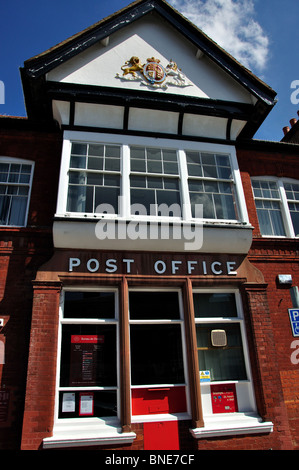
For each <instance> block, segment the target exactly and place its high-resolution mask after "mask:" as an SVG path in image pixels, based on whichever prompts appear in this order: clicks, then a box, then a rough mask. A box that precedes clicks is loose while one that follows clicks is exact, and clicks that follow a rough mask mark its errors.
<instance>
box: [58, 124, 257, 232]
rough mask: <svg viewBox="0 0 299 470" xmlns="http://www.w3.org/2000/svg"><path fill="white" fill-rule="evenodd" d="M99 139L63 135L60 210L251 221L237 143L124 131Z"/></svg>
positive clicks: (81, 213) (81, 212)
mask: <svg viewBox="0 0 299 470" xmlns="http://www.w3.org/2000/svg"><path fill="white" fill-rule="evenodd" d="M70 134H72V133H70ZM70 137H71V136H70ZM82 137H85V133H83V134H82ZM102 139H103V141H102V142H98V141H97V140H96V138H95V136H90V141H89V142H88V141H84V140H82V141H79V140H76V141H71V140H66V141H65V145H64V149H63V159H62V171H61V176H60V189H59V197H58V206H57V215H63V214H64V213H65V212H67V213H68V214H67V215H69V214H74V216H75V214H77V215H78V216H80V215H82V216H83V215H84V216H85V217H88V216H92V217H94V216H95V215H96V214H101V215H100V217H102V216H103V215H105V214H114V215H116V214H117V215H118V216H119V217H121V218H126V219H127V218H129V217H131V216H134V217H136V216H143V217H144V216H154V217H164V218H169V217H172V218H176V219H178V218H179V219H181V220H183V221H189V220H191V219H202V218H203V219H206V220H221V221H230V222H231V221H234V222H238V221H242V222H246V223H248V217H247V211H246V206H245V199H244V195H243V190H242V184H241V178H240V175H239V172H238V167H237V160H236V157H235V156H234V149H230V153H228V152H227V153H224V151H223V149H222V146H220V145H218V146H214V145H211V144H204V143H201V144H198V143H194V142H191V143H190V142H178V141H171V142H170V141H166V140H165V141H164V140H162V139H161V141H160V140H158V139H149V138H141V137H140V138H137V137H132V136H121V137H120V138H119V141H118V143H117V144H113V143H112V142H113V139H112V138H111V136H109V135H104V136H103V137H102ZM111 141H112V142H111ZM120 141H121V142H122V143H120ZM167 145H168V146H167ZM214 147H216V148H215V150H213V149H214ZM198 148H201V149H202V150H197V149H198ZM221 151H222V152H223V153H222V152H221ZM225 151H227V148H225ZM66 182H67V184H68V185H67V187H66V185H65V184H66ZM105 205H106V206H107V208H106V209H105Z"/></svg>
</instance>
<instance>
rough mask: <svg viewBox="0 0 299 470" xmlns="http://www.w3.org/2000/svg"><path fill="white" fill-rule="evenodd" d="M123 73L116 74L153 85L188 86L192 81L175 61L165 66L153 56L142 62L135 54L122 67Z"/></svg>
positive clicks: (121, 77)
mask: <svg viewBox="0 0 299 470" xmlns="http://www.w3.org/2000/svg"><path fill="white" fill-rule="evenodd" d="M121 69H122V71H123V74H122V75H120V74H116V77H117V78H120V79H123V80H134V81H141V84H143V85H148V86H151V87H156V88H157V87H158V88H167V87H168V85H173V86H179V87H186V86H190V85H191V83H190V82H188V80H187V79H186V76H185V74H184V73H183V72H182V71H181V70H180V69H179V68H178V66H177V64H176V63H175V62H174V61H172V60H171V61H170V62H169V63H168V64H167V65H166V67H164V66H163V65H162V64H161V63H160V60H159V59H156V58H155V57H151V58H149V59H147V61H146V63H145V64H142V63H141V61H140V59H139V57H136V56H133V57H131V59H130V60H128V61H127V62H125V64H124V65H123V66H122V67H121Z"/></svg>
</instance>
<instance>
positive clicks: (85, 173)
mask: <svg viewBox="0 0 299 470" xmlns="http://www.w3.org/2000/svg"><path fill="white" fill-rule="evenodd" d="M119 196H120V147H119V146H116V145H101V144H92V143H72V149H71V158H70V171H69V187H68V198H67V208H66V210H67V211H69V212H85V213H86V212H87V213H95V212H96V208H97V206H98V205H99V204H101V203H103V202H105V203H106V204H109V205H111V206H112V207H113V208H114V211H116V212H117V204H118V197H119Z"/></svg>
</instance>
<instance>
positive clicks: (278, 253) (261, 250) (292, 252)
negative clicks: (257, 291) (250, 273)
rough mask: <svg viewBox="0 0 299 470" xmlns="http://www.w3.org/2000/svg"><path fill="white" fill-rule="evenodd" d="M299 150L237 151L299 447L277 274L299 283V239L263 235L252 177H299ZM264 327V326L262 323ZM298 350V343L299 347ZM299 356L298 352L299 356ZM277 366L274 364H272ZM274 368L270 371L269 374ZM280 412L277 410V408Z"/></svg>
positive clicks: (283, 291) (296, 388) (284, 297)
mask: <svg viewBox="0 0 299 470" xmlns="http://www.w3.org/2000/svg"><path fill="white" fill-rule="evenodd" d="M298 153H299V152H298V151H297V154H296V151H294V153H291V152H290V151H286V152H285V153H283V152H282V150H280V151H277V150H276V151H265V150H257V149H255V150H248V149H247V150H244V149H242V150H240V149H239V150H238V152H237V155H238V161H239V166H240V171H241V177H242V182H243V187H244V192H245V199H246V204H247V210H248V214H249V220H250V222H251V224H252V225H253V226H254V231H253V237H254V239H253V243H252V247H251V250H250V252H249V260H250V261H251V262H252V263H253V264H254V265H255V266H256V267H257V268H258V269H259V270H260V271H261V272H262V273H263V275H264V278H265V282H266V283H267V298H268V305H269V314H270V320H271V327H272V329H273V341H274V345H275V354H276V357H277V366H276V370H273V372H272V373H277V377H279V379H280V382H281V387H282V390H283V400H284V403H285V406H286V411H287V416H288V424H289V428H290V431H291V439H292V444H293V446H294V448H295V449H298V448H299V364H293V363H292V361H291V355H292V352H294V349H292V347H291V346H292V343H293V341H294V340H296V338H294V337H293V335H292V330H291V325H290V320H289V314H288V309H289V308H292V307H293V305H292V301H291V296H290V288H289V286H281V285H279V284H278V282H277V275H278V274H291V275H292V279H293V283H292V285H293V286H299V260H298V246H299V245H298V240H291V239H275V238H272V239H269V238H262V237H261V234H260V230H259V225H258V218H257V213H256V209H255V203H254V199H253V193H252V189H251V182H250V177H251V176H276V177H279V178H294V179H297V180H299V166H298V158H299V154H298ZM261 327H262V325H261ZM297 349H298V346H297ZM297 358H299V353H298V355H297ZM273 367H274V366H273ZM270 374H271V371H270V370H269V375H270ZM275 412H276V414H277V415H278V414H279V412H278V410H276V411H275Z"/></svg>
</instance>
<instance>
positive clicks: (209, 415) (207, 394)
mask: <svg viewBox="0 0 299 470" xmlns="http://www.w3.org/2000/svg"><path fill="white" fill-rule="evenodd" d="M193 293H197V294H206V293H212V294H216V293H225V294H229V293H232V294H234V295H235V300H236V309H237V316H236V317H203V318H195V325H199V324H207V323H208V324H211V323H217V324H219V323H222V324H223V325H224V326H225V325H227V324H232V323H238V324H239V325H240V332H241V339H242V345H243V353H244V361H245V368H246V373H247V379H246V380H224V381H213V382H212V381H211V382H201V384H200V388H201V399H202V411H203V420H204V426H203V427H201V428H195V429H191V430H190V432H191V434H192V436H193V437H194V438H196V439H205V438H210V437H220V436H229V435H232V436H236V435H246V434H260V433H269V432H272V431H273V423H272V422H263V420H262V418H261V417H260V416H259V415H258V413H257V406H256V400H255V394H254V388H253V378H252V373H251V366H250V359H249V348H248V343H247V338H246V331H245V322H244V314H243V306H242V299H241V294H240V292H239V290H237V289H233V288H232V289H229V288H227V289H200V288H198V289H197V288H195V289H193ZM199 367H200V364H199ZM232 383H234V384H235V386H236V395H237V400H238V411H237V412H230V413H213V410H212V400H211V389H210V387H211V385H214V384H215V385H217V384H232Z"/></svg>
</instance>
